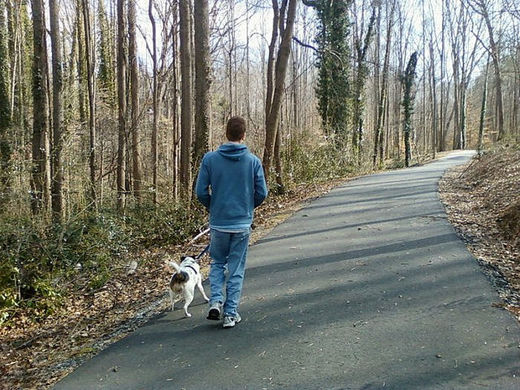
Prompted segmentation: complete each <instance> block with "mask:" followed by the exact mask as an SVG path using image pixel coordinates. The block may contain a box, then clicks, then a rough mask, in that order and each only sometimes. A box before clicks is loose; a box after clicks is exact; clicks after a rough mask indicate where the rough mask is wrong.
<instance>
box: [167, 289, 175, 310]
mask: <svg viewBox="0 0 520 390" xmlns="http://www.w3.org/2000/svg"><path fill="white" fill-rule="evenodd" d="M168 292H169V293H170V303H171V304H172V311H173V309H174V308H175V301H174V297H173V291H172V290H171V289H168Z"/></svg>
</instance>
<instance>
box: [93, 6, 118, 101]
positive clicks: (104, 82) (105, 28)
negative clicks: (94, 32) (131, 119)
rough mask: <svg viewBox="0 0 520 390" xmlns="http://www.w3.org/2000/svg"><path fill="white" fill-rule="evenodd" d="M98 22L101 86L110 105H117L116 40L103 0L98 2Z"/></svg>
mask: <svg viewBox="0 0 520 390" xmlns="http://www.w3.org/2000/svg"><path fill="white" fill-rule="evenodd" d="M98 23H99V41H98V57H99V71H98V75H97V77H98V81H99V88H100V90H101V91H102V97H103V98H104V100H105V101H106V103H108V104H109V105H110V106H115V102H116V81H115V80H116V79H115V61H114V55H113V53H114V42H113V34H112V33H111V29H110V22H109V19H108V16H107V13H106V10H105V5H104V1H103V0H99V3H98Z"/></svg>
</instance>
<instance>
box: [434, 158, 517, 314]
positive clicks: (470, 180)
mask: <svg viewBox="0 0 520 390" xmlns="http://www.w3.org/2000/svg"><path fill="white" fill-rule="evenodd" d="M439 191H440V196H441V199H442V201H443V203H444V205H445V207H446V211H447V213H448V217H449V220H450V222H451V223H452V224H453V225H454V226H455V229H456V230H457V233H458V234H459V235H460V236H461V237H462V239H463V240H464V241H465V242H466V244H467V246H468V249H469V250H470V252H471V253H472V254H473V255H474V256H475V258H476V259H477V260H478V261H479V263H480V264H481V265H482V266H483V268H484V270H485V272H486V273H487V274H488V275H490V276H491V277H492V280H493V282H494V284H495V286H496V288H497V290H498V292H499V294H500V297H501V298H502V299H503V300H504V307H505V308H506V309H508V310H509V311H511V312H512V313H513V314H514V315H515V316H516V317H517V318H518V319H519V320H520V234H519V231H520V230H519V229H520V151H515V150H498V151H495V152H493V153H488V154H485V155H483V156H482V157H481V158H478V159H477V158H476V159H474V160H472V161H471V162H470V163H469V164H467V165H464V166H458V167H456V168H454V169H452V170H450V171H448V172H447V173H446V174H445V175H444V177H443V178H442V180H441V181H440V183H439Z"/></svg>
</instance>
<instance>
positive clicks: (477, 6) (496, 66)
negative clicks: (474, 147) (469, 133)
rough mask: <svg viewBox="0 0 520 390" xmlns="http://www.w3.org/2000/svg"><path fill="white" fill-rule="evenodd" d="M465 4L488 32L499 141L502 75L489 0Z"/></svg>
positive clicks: (469, 0) (488, 48) (470, 0)
mask: <svg viewBox="0 0 520 390" xmlns="http://www.w3.org/2000/svg"><path fill="white" fill-rule="evenodd" d="M466 2H467V4H468V5H469V6H470V7H471V9H472V10H473V11H475V12H476V13H478V14H479V15H480V16H481V17H482V18H483V19H484V22H485V23H486V27H487V30H488V39H489V46H486V49H487V50H488V51H489V53H490V55H491V59H492V60H493V70H494V73H495V100H496V109H497V127H498V140H499V141H500V140H501V139H503V138H504V137H505V135H506V131H505V128H504V102H503V96H502V74H501V71H500V50H499V47H498V43H497V41H496V36H495V30H494V28H493V25H492V23H491V16H490V2H489V0H466Z"/></svg>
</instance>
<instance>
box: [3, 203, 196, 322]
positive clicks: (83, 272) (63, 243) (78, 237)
mask: <svg viewBox="0 0 520 390" xmlns="http://www.w3.org/2000/svg"><path fill="white" fill-rule="evenodd" d="M203 221H204V213H203V211H202V210H201V209H200V208H194V207H192V208H191V209H190V208H187V207H181V206H180V205H172V204H166V205H161V206H157V207H155V206H153V205H145V206H141V207H139V208H134V209H129V210H127V212H126V215H124V216H122V215H119V214H117V213H116V212H115V211H114V210H104V211H101V212H99V213H96V214H94V213H92V214H82V215H78V216H76V217H75V218H72V219H70V220H68V221H66V222H65V223H64V224H63V225H61V226H56V225H50V224H48V223H46V221H45V220H44V219H39V218H34V217H33V218H31V217H29V216H28V217H26V218H22V219H20V218H19V217H18V218H10V217H8V216H7V215H4V216H2V218H0V325H1V324H2V323H6V322H9V320H10V319H11V318H13V317H14V316H15V315H16V314H17V313H18V312H19V311H22V310H23V311H25V314H26V315H28V317H30V318H31V319H33V320H36V321H37V320H39V319H41V318H43V317H45V316H47V315H49V314H53V313H55V312H56V311H57V310H59V308H60V307H61V305H62V303H63V297H64V296H66V295H67V294H69V293H70V291H74V290H78V289H81V290H82V291H84V292H89V291H94V290H98V289H100V288H102V287H103V286H104V285H105V283H106V282H107V281H108V280H109V279H110V278H111V277H112V276H113V275H114V272H116V271H117V270H118V269H121V268H124V267H125V266H126V265H127V263H128V259H127V256H128V254H129V253H130V252H131V251H135V250H136V249H137V248H150V247H157V246H166V245H170V244H177V243H179V242H182V241H183V240H186V239H187V238H188V237H190V236H191V235H192V234H193V232H194V231H196V229H197V228H198V227H199V226H200V225H202V224H203Z"/></svg>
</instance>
